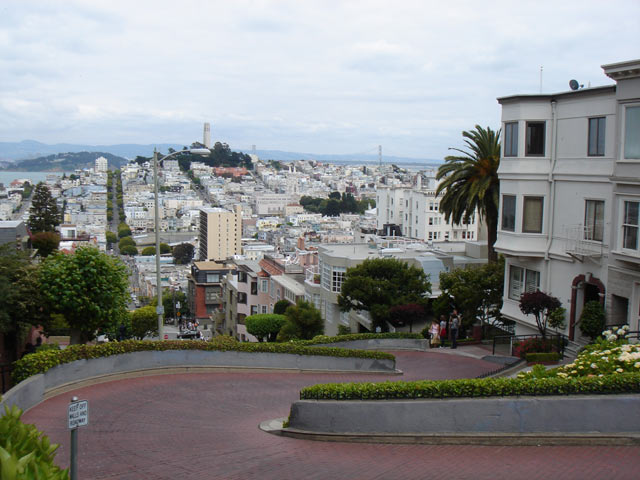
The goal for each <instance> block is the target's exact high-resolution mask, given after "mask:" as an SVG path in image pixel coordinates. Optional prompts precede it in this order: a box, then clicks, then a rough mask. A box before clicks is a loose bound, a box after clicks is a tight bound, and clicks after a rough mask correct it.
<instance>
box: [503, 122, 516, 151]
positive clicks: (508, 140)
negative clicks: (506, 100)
mask: <svg viewBox="0 0 640 480" xmlns="http://www.w3.org/2000/svg"><path fill="white" fill-rule="evenodd" d="M504 156H505V157H517V156H518V122H510V123H505V124H504Z"/></svg>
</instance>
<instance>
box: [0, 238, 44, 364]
mask: <svg viewBox="0 0 640 480" xmlns="http://www.w3.org/2000/svg"><path fill="white" fill-rule="evenodd" d="M37 280H38V266H37V265H34V264H32V263H31V261H30V258H29V254H28V253H27V252H23V251H19V250H16V248H15V246H13V245H11V244H5V245H2V246H0V333H2V334H4V336H5V347H6V348H7V356H8V358H7V359H5V360H16V359H17V357H18V350H19V348H20V347H21V345H22V344H23V343H24V340H25V339H26V336H27V334H28V333H29V329H30V328H31V326H37V325H43V326H46V325H47V321H48V318H49V316H48V313H47V311H46V309H44V308H43V303H44V301H43V297H42V293H43V292H42V290H41V289H40V287H39V285H38V281H37Z"/></svg>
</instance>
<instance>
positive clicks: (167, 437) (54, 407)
mask: <svg viewBox="0 0 640 480" xmlns="http://www.w3.org/2000/svg"><path fill="white" fill-rule="evenodd" d="M394 353H395V354H396V356H397V365H398V368H400V369H401V370H403V371H404V376H403V377H389V376H382V375H362V374H360V375H352V374H348V375H347V374H345V375H338V374H315V373H314V374H311V373H284V372H278V373H274V372H270V373H252V372H242V371H234V372H220V373H201V374H189V375H159V376H153V377H141V378H135V379H126V380H118V381H113V382H110V383H104V384H100V385H94V386H90V387H85V388H81V389H78V390H76V391H74V392H73V393H72V394H73V395H76V396H78V397H79V398H81V399H87V400H89V413H90V419H89V425H88V426H86V427H81V428H80V431H79V445H80V447H79V448H80V451H79V465H78V472H79V478H80V479H83V480H84V479H136V480H139V479H172V480H175V479H193V480H195V479H254V478H255V479H259V480H267V479H303V478H304V479H473V480H481V479H492V480H493V479H509V480H528V479H545V480H546V479H563V480H566V479H577V480H583V479H632V478H633V479H637V478H640V447H615V446H610V447H602V446H598V447H586V446H585V447H575V446H574V447H572V446H567V447H559V446H550V447H515V446H514V447H509V446H499V447H488V446H452V445H442V446H433V445H384V444H361V443H325V442H316V441H309V440H297V439H292V438H285V437H279V436H275V435H271V434H268V433H265V432H263V431H261V430H259V428H258V425H259V424H260V422H262V421H264V420H269V419H273V418H279V417H286V416H288V414H289V406H290V404H291V402H293V401H294V400H296V399H297V396H298V392H299V390H300V388H301V387H304V386H306V385H312V384H315V383H319V382H339V381H382V380H389V379H392V380H394V379H397V380H399V379H406V380H413V379H422V378H431V379H442V378H462V377H474V376H476V375H479V374H481V373H483V372H486V371H489V370H493V369H495V368H496V365H495V364H492V363H488V362H485V361H482V360H478V359H475V358H469V357H464V356H458V355H450V354H447V355H445V354H444V352H442V353H440V352H427V353H421V352H394ZM447 353H449V352H447ZM72 394H71V393H66V394H63V395H59V396H57V397H55V398H52V399H49V400H47V401H45V402H43V403H41V404H40V405H38V406H37V407H35V408H33V409H32V410H30V411H29V412H27V413H26V414H25V415H24V417H23V419H24V421H26V422H28V423H34V424H36V426H37V427H38V428H40V429H41V430H44V431H45V432H46V433H47V434H48V435H49V436H50V437H51V439H52V441H54V442H56V443H60V444H61V446H60V448H59V450H58V454H57V457H56V459H57V462H58V463H59V464H60V465H62V466H65V467H66V466H67V465H68V456H69V432H68V430H67V429H66V409H67V404H68V402H69V398H70V397H71V396H72ZM620 413H621V415H624V412H620ZM434 414H437V412H434Z"/></svg>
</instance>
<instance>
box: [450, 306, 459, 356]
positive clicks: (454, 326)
mask: <svg viewBox="0 0 640 480" xmlns="http://www.w3.org/2000/svg"><path fill="white" fill-rule="evenodd" d="M459 328H460V317H459V316H458V310H456V309H455V308H454V309H453V313H452V314H451V317H450V318H449V330H450V332H451V348H458V342H457V340H458V329H459Z"/></svg>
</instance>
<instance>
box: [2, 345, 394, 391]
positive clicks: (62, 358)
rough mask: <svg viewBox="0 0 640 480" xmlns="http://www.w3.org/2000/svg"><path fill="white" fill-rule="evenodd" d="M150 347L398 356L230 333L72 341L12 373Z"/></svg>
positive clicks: (22, 375)
mask: <svg viewBox="0 0 640 480" xmlns="http://www.w3.org/2000/svg"><path fill="white" fill-rule="evenodd" d="M149 350H155V351H164V350H205V351H238V352H256V353H288V354H293V355H319V356H328V357H355V358H375V359H390V360H394V359H395V357H394V356H393V355H391V354H389V353H384V352H375V351H365V350H348V349H344V348H335V347H311V346H305V345H300V344H297V343H246V342H245V343H239V342H236V341H235V340H233V339H232V338H230V337H214V339H213V340H212V341H210V342H203V341H201V340H186V341H179V340H164V341H144V340H126V341H124V342H110V343H104V344H101V345H72V346H70V347H67V348H66V349H64V350H46V351H43V352H37V353H33V354H31V355H26V356H25V357H23V358H21V359H20V360H18V361H17V362H15V364H14V369H13V373H12V376H13V379H14V381H15V383H19V382H21V381H22V380H24V379H26V378H28V377H30V376H31V375H35V374H37V373H44V372H46V371H47V370H49V369H50V368H53V367H55V366H56V365H60V364H63V363H69V362H73V361H76V360H82V359H90V358H99V357H108V356H110V355H119V354H123V353H130V352H141V351H149Z"/></svg>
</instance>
